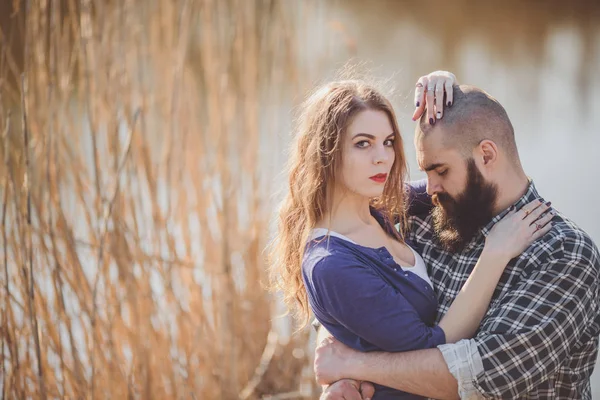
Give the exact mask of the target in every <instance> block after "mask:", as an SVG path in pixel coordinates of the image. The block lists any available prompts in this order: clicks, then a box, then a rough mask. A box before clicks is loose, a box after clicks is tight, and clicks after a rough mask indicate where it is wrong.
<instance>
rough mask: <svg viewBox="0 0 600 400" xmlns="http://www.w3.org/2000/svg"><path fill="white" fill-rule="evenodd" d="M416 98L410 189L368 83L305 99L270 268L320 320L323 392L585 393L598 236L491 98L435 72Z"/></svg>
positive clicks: (389, 119)
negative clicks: (530, 156) (541, 170)
mask: <svg viewBox="0 0 600 400" xmlns="http://www.w3.org/2000/svg"><path fill="white" fill-rule="evenodd" d="M415 98H416V101H415V102H416V111H415V114H414V116H413V119H419V117H420V120H419V122H418V123H417V127H416V134H415V147H416V152H417V159H418V164H419V167H420V168H421V169H422V170H424V171H425V172H426V173H427V180H426V181H424V182H417V183H414V184H411V185H406V184H405V179H406V159H405V155H404V150H403V144H402V138H401V135H400V131H399V129H398V124H397V122H396V116H395V113H394V110H393V108H392V106H391V105H390V102H389V101H388V100H387V99H386V98H385V97H384V96H382V95H381V93H380V92H378V91H377V90H376V89H374V88H373V87H371V86H369V85H368V84H366V83H365V82H362V81H339V82H333V83H330V84H327V85H325V86H323V87H321V88H320V89H318V90H317V91H315V92H314V94H313V95H312V96H310V97H309V98H308V100H306V102H305V103H304V105H303V108H302V114H301V117H300V120H299V127H298V132H297V135H296V138H295V141H294V143H293V147H292V154H291V158H290V164H289V167H290V169H289V193H288V195H287V197H286V198H285V200H284V203H283V205H282V207H281V209H280V211H279V232H278V236H277V237H276V240H275V243H274V247H273V271H274V273H275V276H274V277H275V279H276V281H277V283H278V284H279V285H280V287H281V288H282V290H283V293H284V295H285V298H286V300H287V301H288V303H289V305H290V306H294V307H296V309H297V310H299V315H300V316H301V317H302V319H303V320H304V323H305V324H306V322H308V320H309V319H310V315H311V312H312V313H313V314H314V316H315V318H316V320H317V321H318V322H319V323H320V325H322V327H323V328H324V329H322V331H324V332H325V334H326V337H325V339H323V340H322V341H321V343H320V344H319V346H318V347H317V350H316V357H315V372H316V375H317V380H318V381H319V383H320V384H323V385H328V386H326V388H325V389H324V392H323V395H322V399H347V400H350V399H352V400H354V399H356V400H359V399H366V398H373V399H418V398H423V397H430V398H438V399H445V398H528V399H541V398H543V399H591V390H590V375H591V373H592V371H593V368H594V364H595V360H596V355H597V349H598V335H599V333H600V318H599V315H600V314H599V299H600V297H599V293H598V282H599V279H598V275H599V272H600V256H599V252H598V249H597V247H596V246H595V245H594V243H593V242H592V241H591V239H590V238H589V236H588V235H587V234H586V233H585V232H583V231H582V230H581V229H580V228H578V227H577V226H576V225H575V224H573V223H572V222H571V221H569V220H568V219H567V218H566V217H564V216H563V215H561V214H560V213H558V212H557V211H556V210H554V209H553V208H552V207H551V206H550V202H547V201H546V200H544V199H542V198H541V196H540V195H539V194H538V192H537V190H536V188H535V185H534V183H533V182H532V181H531V180H530V179H529V178H528V177H527V175H526V174H525V172H524V171H523V168H522V166H521V163H520V160H519V154H518V151H517V147H516V143H515V137H514V131H513V127H512V124H511V122H510V120H509V118H508V115H507V114H506V111H505V110H504V108H503V107H502V106H501V105H500V104H499V103H498V101H496V100H495V99H494V98H493V97H491V96H490V95H488V94H487V93H486V92H484V91H482V90H480V89H478V88H475V87H472V86H465V85H461V86H458V85H457V82H456V80H455V77H454V75H452V74H451V73H448V72H441V71H438V72H434V73H431V74H429V75H427V76H424V77H421V78H420V79H419V81H418V83H417V88H416V95H415ZM444 106H445V107H444ZM553 161H554V157H553V156H552V155H548V162H553ZM371 382H372V383H371Z"/></svg>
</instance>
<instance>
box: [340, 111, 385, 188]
mask: <svg viewBox="0 0 600 400" xmlns="http://www.w3.org/2000/svg"><path fill="white" fill-rule="evenodd" d="M394 139H395V133H394V129H393V128H392V124H391V123H390V119H389V118H388V116H387V114H386V113H385V112H383V111H376V110H364V111H361V112H359V113H358V114H357V115H356V116H355V117H354V119H353V120H352V123H351V124H350V126H349V127H348V129H347V130H346V132H345V134H344V137H343V139H342V163H341V170H340V178H341V180H340V182H341V184H342V185H343V186H344V187H345V189H346V190H349V191H350V192H351V193H355V194H357V195H360V196H363V197H367V198H373V197H378V196H381V194H382V193H383V188H384V187H385V183H386V181H387V179H388V176H389V173H390V170H391V169H392V165H393V164H394V160H395V158H396V153H395V152H394Z"/></svg>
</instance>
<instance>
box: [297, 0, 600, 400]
mask: <svg viewBox="0 0 600 400" xmlns="http://www.w3.org/2000/svg"><path fill="white" fill-rule="evenodd" d="M413 3H418V4H413ZM413 3H411V2H404V1H371V2H363V1H360V0H356V1H338V2H334V3H331V4H330V6H329V7H328V8H325V7H322V8H318V9H316V10H315V9H304V11H305V12H307V13H309V14H310V15H312V16H313V18H311V19H310V22H306V23H305V25H304V27H303V29H305V42H304V47H303V51H304V60H303V62H304V63H305V68H306V69H307V70H309V71H310V73H311V74H312V76H316V77H318V78H320V79H328V78H330V77H331V76H333V74H334V73H335V72H334V71H335V70H336V69H339V68H340V66H342V65H343V64H344V63H345V62H346V61H347V60H349V59H354V60H355V62H365V61H366V62H368V64H367V66H368V67H369V68H372V69H373V73H374V74H375V75H377V76H381V77H383V78H390V85H391V86H394V87H395V88H397V92H398V94H397V95H396V96H395V98H394V103H395V108H396V112H397V115H398V118H399V120H400V121H399V122H400V127H401V130H402V135H403V137H404V140H405V142H406V149H407V153H408V154H407V157H408V159H409V162H410V167H411V177H412V178H421V177H422V176H423V174H422V173H421V172H419V171H418V167H417V164H416V160H415V155H414V149H413V146H412V142H413V130H414V124H413V122H412V121H411V120H410V117H411V115H412V111H413V104H412V102H413V97H412V87H413V85H414V82H415V81H416V79H417V78H418V77H419V76H420V75H423V74H425V73H427V72H429V71H432V70H436V69H447V70H450V71H453V72H454V73H455V74H456V76H457V78H458V79H459V81H460V82H462V83H469V84H474V85H477V86H480V87H481V88H483V89H485V90H486V91H488V92H489V93H490V94H492V95H493V96H494V97H496V98H497V99H498V100H499V101H500V102H501V103H502V104H503V105H504V106H505V108H506V110H507V112H508V114H509V116H510V117H511V120H512V122H513V125H514V127H515V131H516V135H517V143H518V146H519V150H520V154H521V159H522V162H523V165H524V167H525V170H526V172H527V173H528V175H529V176H530V177H531V178H533V179H534V181H535V183H536V186H537V188H538V190H539V192H540V193H541V194H542V195H543V196H544V198H545V199H549V200H551V201H552V203H553V206H554V207H556V208H557V209H559V210H560V211H562V212H563V213H564V214H566V215H567V216H569V217H570V218H571V219H572V220H574V221H575V222H576V223H577V224H579V225H580V226H581V227H582V228H583V229H584V230H585V231H587V232H588V233H589V234H590V235H591V236H592V238H593V239H594V240H595V241H596V243H600V207H598V200H597V198H598V197H599V196H600V180H599V178H598V174H599V170H600V156H599V155H598V150H599V149H600V129H599V126H600V3H599V5H596V6H594V5H593V4H592V2H587V3H585V2H574V3H573V4H570V5H565V4H562V3H559V2H544V3H543V4H544V7H539V5H540V4H541V2H504V3H503V4H504V5H503V6H501V7H498V6H497V4H498V2H489V3H488V4H476V3H475V2H468V1H456V2H442V1H439V2H438V1H429V2H427V1H425V2H422V1H420V2H413ZM446 3H448V4H446ZM450 3H451V5H450ZM481 3H484V2H481ZM494 5H496V6H494ZM593 387H594V398H598V399H600V368H597V369H596V373H595V374H594V377H593Z"/></svg>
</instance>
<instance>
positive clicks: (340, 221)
mask: <svg viewBox="0 0 600 400" xmlns="http://www.w3.org/2000/svg"><path fill="white" fill-rule="evenodd" d="M369 204H370V202H369V199H368V198H366V197H363V196H359V195H356V194H353V193H347V192H346V193H335V194H334V196H333V201H332V208H331V210H330V211H329V212H327V213H326V214H325V215H324V216H323V218H322V220H321V221H319V223H318V224H317V227H320V228H327V229H330V230H332V231H335V232H338V233H340V234H343V235H344V234H348V233H352V232H355V231H356V230H358V229H359V228H361V227H364V226H365V225H372V224H373V223H375V222H376V221H375V220H374V219H373V216H372V215H371V210H370V208H369Z"/></svg>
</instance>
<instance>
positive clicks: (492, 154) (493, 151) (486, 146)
mask: <svg viewBox="0 0 600 400" xmlns="http://www.w3.org/2000/svg"><path fill="white" fill-rule="evenodd" d="M477 150H478V152H479V157H481V160H482V161H483V165H484V166H486V167H489V166H492V165H493V164H494V163H495V162H496V161H497V160H498V146H496V143H494V142H493V141H491V140H489V139H485V140H482V141H481V142H480V143H479V146H478V148H477Z"/></svg>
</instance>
